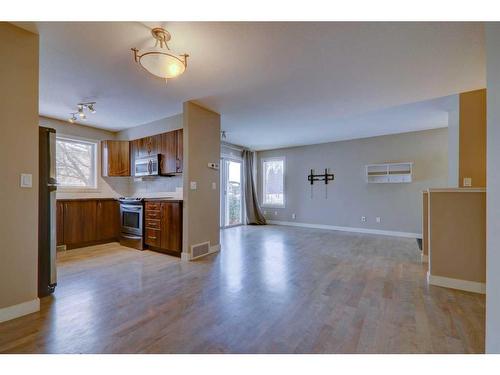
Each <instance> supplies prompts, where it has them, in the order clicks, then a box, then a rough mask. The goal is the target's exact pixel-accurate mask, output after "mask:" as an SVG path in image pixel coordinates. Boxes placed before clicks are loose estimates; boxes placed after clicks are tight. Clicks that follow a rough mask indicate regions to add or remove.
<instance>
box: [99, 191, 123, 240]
mask: <svg viewBox="0 0 500 375" xmlns="http://www.w3.org/2000/svg"><path fill="white" fill-rule="evenodd" d="M96 228H97V241H104V240H113V239H116V238H118V237H119V234H120V207H119V204H118V202H117V201H114V200H102V201H97V219H96Z"/></svg>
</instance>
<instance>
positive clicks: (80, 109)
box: [68, 102, 96, 124]
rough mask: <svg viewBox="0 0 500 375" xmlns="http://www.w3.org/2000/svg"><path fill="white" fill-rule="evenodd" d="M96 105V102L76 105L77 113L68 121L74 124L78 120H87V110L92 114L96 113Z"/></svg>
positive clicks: (73, 113)
mask: <svg viewBox="0 0 500 375" xmlns="http://www.w3.org/2000/svg"><path fill="white" fill-rule="evenodd" d="M94 105H95V102H87V103H78V104H77V105H76V107H77V112H71V117H70V118H69V119H68V121H69V122H70V123H72V124H73V123H74V122H75V121H76V120H78V118H80V120H86V119H87V116H86V115H85V109H87V110H88V111H89V112H90V113H96V110H95V108H94ZM77 116H78V117H77Z"/></svg>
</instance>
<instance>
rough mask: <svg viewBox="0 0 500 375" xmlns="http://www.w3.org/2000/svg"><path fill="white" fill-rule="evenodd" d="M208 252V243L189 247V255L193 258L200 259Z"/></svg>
mask: <svg viewBox="0 0 500 375" xmlns="http://www.w3.org/2000/svg"><path fill="white" fill-rule="evenodd" d="M209 252H210V242H209V241H207V242H203V243H199V244H196V245H192V246H191V254H192V256H193V258H198V257H201V256H202V255H205V254H208V253H209Z"/></svg>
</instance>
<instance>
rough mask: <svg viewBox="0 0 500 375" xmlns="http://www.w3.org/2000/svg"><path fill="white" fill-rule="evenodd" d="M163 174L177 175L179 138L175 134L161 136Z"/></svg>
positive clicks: (161, 168) (161, 166)
mask: <svg viewBox="0 0 500 375" xmlns="http://www.w3.org/2000/svg"><path fill="white" fill-rule="evenodd" d="M160 139H161V145H160V154H161V165H160V173H161V174H173V173H177V137H176V133H175V132H168V133H163V134H160Z"/></svg>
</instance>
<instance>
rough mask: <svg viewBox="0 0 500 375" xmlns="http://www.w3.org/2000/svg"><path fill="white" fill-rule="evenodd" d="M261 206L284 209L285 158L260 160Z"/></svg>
mask: <svg viewBox="0 0 500 375" xmlns="http://www.w3.org/2000/svg"><path fill="white" fill-rule="evenodd" d="M262 205H263V206H268V207H285V158H284V157H277V158H266V159H262Z"/></svg>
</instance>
